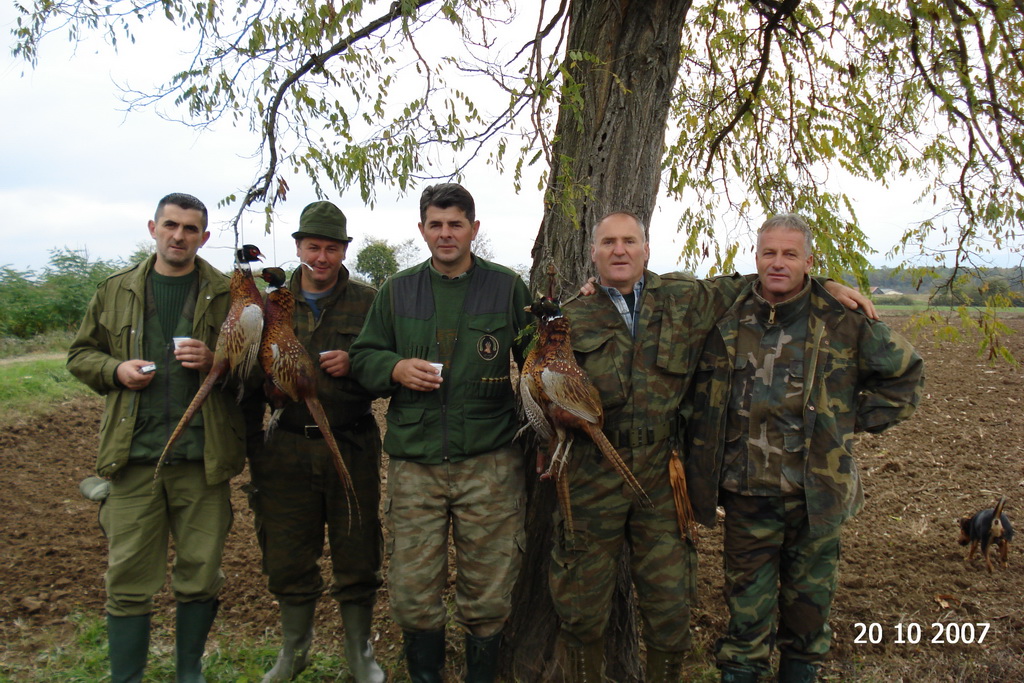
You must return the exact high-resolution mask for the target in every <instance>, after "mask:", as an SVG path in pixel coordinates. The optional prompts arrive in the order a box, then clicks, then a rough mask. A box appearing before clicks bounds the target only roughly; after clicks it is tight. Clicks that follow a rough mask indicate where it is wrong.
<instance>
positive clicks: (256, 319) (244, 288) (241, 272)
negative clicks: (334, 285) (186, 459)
mask: <svg viewBox="0 0 1024 683" xmlns="http://www.w3.org/2000/svg"><path fill="white" fill-rule="evenodd" d="M262 257H263V254H261V253H260V250H259V248H257V247H256V246H255V245H253V244H243V245H242V248H241V249H239V250H238V251H237V252H236V253H235V270H234V272H233V273H232V274H231V308H230V309H228V315H227V317H226V318H224V322H223V323H221V326H220V335H219V336H218V337H217V346H216V347H215V348H214V350H213V366H212V367H211V368H210V372H209V374H207V375H206V379H205V380H203V383H202V385H201V386H200V387H199V391H197V392H196V395H195V397H193V399H192V402H191V403H189V405H188V408H186V409H185V414H184V415H182V416H181V420H179V421H178V426H177V427H175V428H174V431H173V432H172V433H171V437H170V438H169V439H168V440H167V445H166V446H164V452H163V453H161V454H160V459H159V460H158V461H157V463H156V470H155V471H154V472H153V479H156V478H157V477H158V476H159V475H160V468H161V467H162V466H163V464H164V462H165V461H166V460H167V455H168V454H169V453H170V452H171V447H172V446H174V442H175V441H177V440H178V437H179V436H181V433H182V432H184V431H185V427H187V426H188V423H189V422H190V421H191V420H192V417H193V416H194V415H195V414H196V411H198V410H199V408H200V407H201V406H202V405H203V401H205V400H206V397H207V396H209V395H210V391H211V390H212V389H213V385H214V384H216V383H217V382H218V381H219V380H221V379H224V378H225V377H227V375H228V374H233V375H234V376H235V377H237V378H238V379H239V380H241V379H242V378H244V377H245V376H246V375H248V374H249V370H250V369H251V368H252V367H254V366H255V363H256V359H257V358H258V355H259V350H260V339H261V337H262V334H263V297H262V295H261V294H260V290H259V288H258V287H256V281H255V280H253V277H252V267H251V266H250V265H249V264H250V263H253V262H254V261H258V260H260V259H261V258H262ZM242 390H243V387H242V386H241V382H239V389H238V398H239V399H241V397H242Z"/></svg>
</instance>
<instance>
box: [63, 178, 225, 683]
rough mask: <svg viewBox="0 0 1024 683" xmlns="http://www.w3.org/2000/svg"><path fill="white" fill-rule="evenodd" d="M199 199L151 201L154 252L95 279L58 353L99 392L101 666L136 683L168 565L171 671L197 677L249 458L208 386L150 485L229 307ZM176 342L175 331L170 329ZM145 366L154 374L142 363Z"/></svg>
mask: <svg viewBox="0 0 1024 683" xmlns="http://www.w3.org/2000/svg"><path fill="white" fill-rule="evenodd" d="M207 220H208V217H207V211H206V207H205V206H204V205H203V204H202V202H200V201H199V200H198V199H196V198H195V197H192V196H191V195H187V194H171V195H168V196H166V197H164V198H163V199H161V200H160V202H159V204H158V206H157V210H156V215H155V217H154V219H153V220H151V221H149V234H150V235H151V236H152V237H153V239H154V240H156V254H155V255H154V256H152V257H150V258H149V260H147V261H145V262H143V263H139V264H136V265H134V266H131V267H129V268H126V269H124V270H122V271H119V272H118V273H115V274H114V275H112V276H110V277H109V278H107V279H106V280H104V281H103V282H101V283H100V285H99V287H98V288H97V291H96V294H95V295H94V296H93V298H92V301H91V302H90V303H89V308H88V309H87V311H86V314H85V318H84V319H83V320H82V324H81V327H80V328H79V330H78V335H77V336H76V337H75V340H74V341H73V342H72V343H71V347H70V349H69V351H68V370H70V371H71V373H72V374H73V375H74V376H75V377H77V378H78V379H79V380H81V381H82V382H84V383H85V384H87V385H88V386H89V387H91V388H92V389H94V390H95V391H96V392H97V393H100V394H103V395H105V396H106V399H107V403H106V409H105V412H104V415H103V424H102V426H101V429H100V445H99V456H98V458H97V464H96V470H97V472H98V473H99V474H100V475H101V476H103V477H107V478H109V479H110V495H109V497H108V498H106V500H104V501H103V503H102V506H101V508H100V525H101V526H102V528H103V531H104V533H105V534H106V536H107V540H108V543H109V563H108V569H107V575H106V587H107V605H106V607H107V630H108V638H109V641H110V670H111V678H112V680H113V681H114V682H115V683H121V682H123V681H141V680H142V672H143V670H144V669H145V666H146V659H147V652H148V647H149V627H150V613H151V612H152V609H153V595H154V594H155V593H156V592H157V591H158V590H159V589H160V587H161V586H162V585H163V583H164V580H165V578H166V571H167V540H168V539H167V536H168V533H170V535H171V536H172V537H173V538H174V546H175V555H176V557H175V562H174V569H173V572H172V578H171V585H172V589H173V591H174V597H175V600H176V601H177V624H176V641H175V651H176V667H177V678H178V681H187V682H192V683H194V682H196V681H202V680H204V679H203V676H202V662H201V657H202V654H203V649H204V647H205V644H206V638H207V635H208V634H209V630H210V627H211V625H212V624H213V620H214V617H215V615H216V613H217V594H218V593H219V591H220V589H221V586H222V585H223V583H224V575H223V573H222V572H221V569H220V562H221V553H222V551H223V547H224V539H225V537H226V536H227V533H228V529H229V528H230V526H231V503H230V490H229V488H228V480H229V479H230V478H231V477H232V476H233V475H235V474H237V473H238V472H240V471H241V469H242V466H243V464H244V462H245V443H244V424H243V419H242V413H241V410H240V409H239V408H238V406H237V405H236V404H235V401H234V397H233V395H232V394H233V392H229V391H220V390H214V391H213V392H211V394H210V396H209V397H208V398H207V400H206V402H205V403H204V404H203V407H202V410H201V411H200V414H198V415H196V416H195V417H194V418H193V419H192V422H191V424H190V425H189V428H188V430H187V432H186V434H184V435H183V436H182V438H181V439H179V440H178V442H177V443H176V444H175V448H174V449H173V451H172V452H171V454H170V456H169V458H168V460H167V465H166V466H165V467H164V468H163V470H162V471H161V474H160V479H159V480H158V481H157V482H156V483H155V484H154V481H153V470H154V467H155V465H156V462H157V459H158V458H159V457H160V454H161V452H162V451H163V448H164V444H166V443H167V440H168V438H169V436H170V434H171V431H172V430H173V429H174V428H175V426H176V425H177V423H178V420H179V419H180V418H181V415H182V414H183V413H184V411H185V408H186V407H187V406H188V404H189V402H190V401H191V400H192V397H193V396H194V395H195V392H196V390H197V389H198V388H199V385H200V383H201V381H202V376H203V374H204V373H206V372H208V371H209V370H210V367H211V366H212V363H213V352H212V351H211V349H212V348H214V347H215V346H216V343H217V336H218V334H219V332H220V325H221V323H222V322H223V321H224V318H225V316H226V315H227V313H228V309H229V307H230V298H231V295H230V291H229V288H228V283H229V280H228V278H227V277H226V276H225V275H224V274H223V273H220V272H218V271H217V270H215V269H214V268H213V267H211V266H210V265H209V264H207V263H206V262H205V261H203V260H202V259H200V258H199V257H197V256H196V252H197V251H198V250H199V248H200V247H201V246H203V245H204V244H205V243H206V241H207V240H208V239H209V238H210V233H209V231H207V229H206V227H207ZM176 337H177V338H186V339H184V340H183V341H182V340H181V339H179V340H178V343H177V344H176V343H175V342H174V338H176ZM152 365H155V366H156V367H155V370H150V369H149V368H147V366H152Z"/></svg>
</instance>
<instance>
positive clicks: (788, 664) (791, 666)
mask: <svg viewBox="0 0 1024 683" xmlns="http://www.w3.org/2000/svg"><path fill="white" fill-rule="evenodd" d="M817 678H818V666H817V665H816V664H813V663H812V662H808V661H805V660H803V659H791V658H789V657H786V656H783V657H782V660H781V661H780V662H779V683H814V681H816V680H817Z"/></svg>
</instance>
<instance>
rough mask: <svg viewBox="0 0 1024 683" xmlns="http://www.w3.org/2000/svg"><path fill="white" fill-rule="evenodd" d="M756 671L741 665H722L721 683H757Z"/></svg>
mask: <svg viewBox="0 0 1024 683" xmlns="http://www.w3.org/2000/svg"><path fill="white" fill-rule="evenodd" d="M757 679H758V675H757V671H755V670H753V669H748V668H746V667H742V666H732V665H729V664H725V665H723V666H722V683H757Z"/></svg>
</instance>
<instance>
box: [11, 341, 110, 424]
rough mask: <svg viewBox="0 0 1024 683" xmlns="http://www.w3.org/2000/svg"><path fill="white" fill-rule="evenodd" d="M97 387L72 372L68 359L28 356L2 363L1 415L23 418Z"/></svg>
mask: <svg viewBox="0 0 1024 683" xmlns="http://www.w3.org/2000/svg"><path fill="white" fill-rule="evenodd" d="M81 396H95V394H94V393H93V391H92V390H91V389H89V388H88V387H87V386H85V385H84V384H82V383H81V382H79V381H78V380H77V379H75V378H74V377H72V376H71V373H70V372H68V370H67V368H66V367H64V359H63V358H59V359H52V358H51V359H45V358H44V359H40V358H33V357H31V356H30V357H28V358H26V359H25V360H16V361H12V362H7V363H4V364H0V414H2V415H3V418H2V419H0V421H2V422H3V423H6V424H10V423H12V422H14V421H16V420H18V419H20V418H24V417H33V416H37V415H40V414H42V413H45V412H47V411H49V410H50V409H51V408H53V405H54V404H55V403H62V402H64V401H69V400H71V399H73V398H78V397H81Z"/></svg>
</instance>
